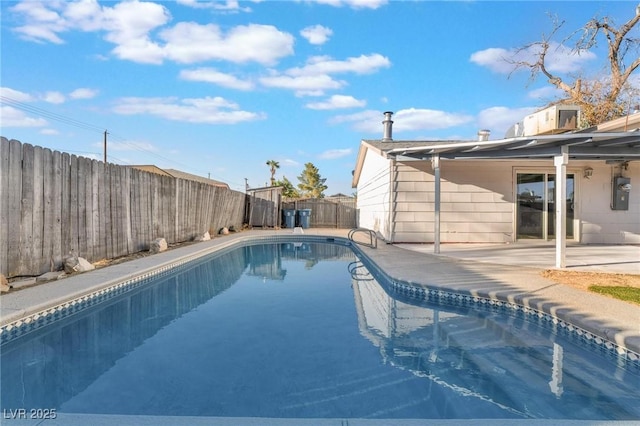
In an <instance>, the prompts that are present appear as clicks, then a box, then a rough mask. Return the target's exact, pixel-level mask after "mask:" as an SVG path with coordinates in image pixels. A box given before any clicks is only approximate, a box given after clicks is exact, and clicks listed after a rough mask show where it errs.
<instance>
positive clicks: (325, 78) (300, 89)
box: [260, 54, 391, 96]
mask: <svg viewBox="0 0 640 426" xmlns="http://www.w3.org/2000/svg"><path fill="white" fill-rule="evenodd" d="M389 66H391V62H390V61H389V59H387V58H386V57H384V56H382V55H379V54H373V55H361V56H359V57H352V58H347V59H346V60H343V61H339V60H335V59H333V58H331V57H328V56H314V57H311V58H309V60H308V61H307V63H306V64H305V65H304V66H303V67H294V68H289V69H288V70H286V71H284V73H278V72H275V71H272V73H271V75H269V76H266V77H262V78H261V79H260V82H261V83H262V84H263V85H264V86H267V87H280V88H283V89H291V90H295V91H296V94H297V95H299V96H303V95H307V96H308V95H313V96H321V95H323V94H324V91H325V90H330V89H333V90H335V89H341V88H343V87H344V86H346V84H347V83H346V82H345V81H341V80H335V79H334V78H333V77H332V76H331V74H341V73H354V74H371V73H374V72H377V71H378V70H379V69H381V68H386V67H389Z"/></svg>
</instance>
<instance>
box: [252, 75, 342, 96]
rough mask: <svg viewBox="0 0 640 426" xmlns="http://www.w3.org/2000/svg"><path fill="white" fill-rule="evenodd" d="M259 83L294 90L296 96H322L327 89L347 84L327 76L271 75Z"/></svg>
mask: <svg viewBox="0 0 640 426" xmlns="http://www.w3.org/2000/svg"><path fill="white" fill-rule="evenodd" d="M260 83H261V84H262V85H263V86H266V87H278V88H281V89H290V90H295V91H297V92H298V94H303V93H307V94H311V93H313V94H316V95H320V94H322V91H324V90H328V89H341V88H342V87H344V86H345V85H346V84H347V83H346V82H344V81H339V80H334V79H333V78H331V76H328V75H302V76H296V77H293V76H289V75H273V76H268V77H261V78H260Z"/></svg>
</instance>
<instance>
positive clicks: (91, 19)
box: [11, 0, 295, 65]
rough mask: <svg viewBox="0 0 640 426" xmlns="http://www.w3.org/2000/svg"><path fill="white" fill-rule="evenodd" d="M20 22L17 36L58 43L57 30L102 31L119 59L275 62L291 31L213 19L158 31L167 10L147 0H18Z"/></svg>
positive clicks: (285, 50) (285, 52)
mask: <svg viewBox="0 0 640 426" xmlns="http://www.w3.org/2000/svg"><path fill="white" fill-rule="evenodd" d="M184 3H186V4H187V5H190V6H192V7H200V6H205V5H207V6H209V5H210V6H212V7H213V8H218V6H222V4H221V3H220V2H206V3H204V2H195V1H186V2H184ZM237 5H238V2H234V1H227V2H226V3H225V5H224V8H231V9H234V8H235V7H236V6H237ZM11 10H12V11H13V12H15V13H16V14H17V15H18V16H19V17H20V18H22V19H23V21H24V25H21V26H18V27H17V28H15V31H16V32H18V33H19V34H21V36H22V37H23V38H26V39H28V40H32V41H37V42H50V43H58V44H60V43H63V42H64V41H63V40H62V38H61V37H60V35H61V34H62V33H63V32H68V31H74V30H75V31H85V32H103V33H104V39H105V40H107V41H108V42H110V43H113V44H114V45H115V47H114V48H113V50H112V52H111V53H112V54H113V55H115V56H116V57H117V58H119V59H123V60H129V61H132V62H138V63H146V64H161V63H162V62H163V61H165V60H167V59H168V60H172V61H176V62H179V63H194V62H199V61H210V60H225V61H231V62H235V63H246V62H257V63H260V64H264V65H272V64H275V63H277V61H278V60H279V59H281V58H282V57H285V56H289V55H292V54H293V44H294V41H295V40H294V37H293V36H292V35H291V34H288V33H286V32H282V31H279V30H278V29H277V28H276V27H274V26H272V25H258V24H249V25H239V26H236V27H231V28H230V29H229V30H228V31H226V32H223V31H222V30H221V29H220V27H219V26H217V25H215V24H208V25H200V24H197V23H195V22H178V23H177V24H176V25H174V26H172V27H167V28H164V29H163V30H162V31H160V32H159V39H157V40H156V39H154V38H153V37H152V35H153V34H154V30H158V29H160V28H161V27H163V26H165V25H166V24H167V23H168V22H169V21H170V20H171V15H170V13H169V11H168V9H167V8H166V7H164V6H163V5H161V4H158V3H153V2H147V1H123V2H120V3H117V4H115V5H114V6H113V7H107V6H101V5H100V4H99V3H98V2H97V1H96V0H84V1H81V2H73V3H72V2H65V1H57V0H56V1H53V0H52V1H49V2H40V1H24V2H21V3H18V5H16V6H14V7H13V8H12V9H11Z"/></svg>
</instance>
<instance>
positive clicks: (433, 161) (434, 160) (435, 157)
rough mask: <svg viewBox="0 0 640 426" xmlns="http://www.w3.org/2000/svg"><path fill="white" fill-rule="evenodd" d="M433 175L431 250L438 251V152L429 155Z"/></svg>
mask: <svg viewBox="0 0 640 426" xmlns="http://www.w3.org/2000/svg"><path fill="white" fill-rule="evenodd" d="M431 167H433V171H434V177H435V195H436V197H435V206H434V210H433V215H434V217H433V252H434V253H435V254H439V253H440V154H433V156H432V157H431Z"/></svg>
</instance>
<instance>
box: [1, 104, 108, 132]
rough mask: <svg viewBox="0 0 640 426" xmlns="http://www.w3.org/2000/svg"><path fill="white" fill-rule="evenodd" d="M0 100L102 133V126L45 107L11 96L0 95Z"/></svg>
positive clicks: (27, 110) (23, 109) (17, 107)
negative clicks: (26, 102)
mask: <svg viewBox="0 0 640 426" xmlns="http://www.w3.org/2000/svg"><path fill="white" fill-rule="evenodd" d="M0 101H1V102H2V103H3V104H5V105H9V106H11V107H13V108H16V109H19V110H22V111H26V112H29V113H31V114H36V115H39V116H41V117H44V118H48V119H50V120H54V121H59V122H61V123H65V124H68V125H70V126H74V127H79V128H81V129H85V130H90V131H95V132H100V133H102V131H103V130H104V128H101V127H98V126H94V125H93V124H89V123H85V122H83V121H80V120H75V119H73V118H69V117H66V116H64V115H60V114H56V113H55V112H51V111H47V110H45V109H42V108H38V107H35V106H33V105H29V104H25V103H23V102H20V101H18V100H15V99H12V98H9V97H7V96H1V95H0Z"/></svg>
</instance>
